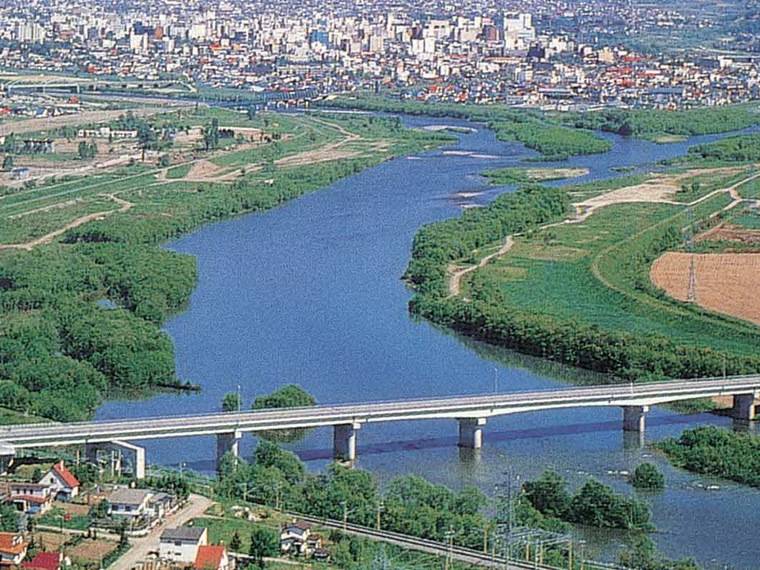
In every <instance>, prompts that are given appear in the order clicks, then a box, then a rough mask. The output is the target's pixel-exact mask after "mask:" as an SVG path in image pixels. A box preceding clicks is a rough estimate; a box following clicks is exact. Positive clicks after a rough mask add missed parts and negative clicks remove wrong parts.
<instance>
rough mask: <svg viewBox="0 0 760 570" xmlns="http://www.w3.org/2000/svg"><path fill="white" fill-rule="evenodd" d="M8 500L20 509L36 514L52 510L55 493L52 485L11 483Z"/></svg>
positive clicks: (29, 513)
mask: <svg viewBox="0 0 760 570" xmlns="http://www.w3.org/2000/svg"><path fill="white" fill-rule="evenodd" d="M7 500H8V501H9V502H10V503H12V504H13V506H15V507H16V508H17V509H18V510H20V511H22V512H24V513H26V514H28V515H34V514H37V513H44V512H47V511H48V510H50V508H51V507H52V506H53V493H52V489H51V487H50V485H40V484H39V483H11V484H10V485H9V496H8V499H7Z"/></svg>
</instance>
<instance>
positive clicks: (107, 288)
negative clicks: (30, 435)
mask: <svg viewBox="0 0 760 570" xmlns="http://www.w3.org/2000/svg"><path fill="white" fill-rule="evenodd" d="M204 113H208V114H210V115H212V117H211V118H214V119H216V120H217V121H218V120H219V119H220V118H221V119H222V120H226V121H228V122H231V123H233V124H238V123H240V121H241V119H240V117H239V115H238V114H237V113H233V112H228V111H221V110H211V111H208V112H206V111H204ZM208 119H209V117H206V116H205V115H204V116H203V117H202V118H200V119H196V120H201V121H203V120H208ZM242 121H243V122H244V123H245V125H246V127H247V128H257V129H261V131H262V132H267V133H271V134H269V135H267V136H268V137H269V143H263V144H258V145H253V144H247V145H246V144H243V145H240V146H239V147H238V148H236V149H234V150H231V151H221V152H217V153H209V154H208V155H207V156H205V157H204V159H203V161H202V162H204V163H205V166H204V168H205V170H204V172H205V173H204V174H203V176H199V175H198V174H197V171H198V168H196V167H197V166H198V164H196V163H198V161H197V160H196V161H191V164H193V165H194V166H193V167H192V168H190V169H189V170H187V172H184V171H183V172H184V176H183V177H178V178H177V179H167V178H166V176H165V174H166V172H165V170H166V169H162V168H160V167H159V168H153V169H152V168H149V167H147V166H143V165H138V166H136V167H135V171H130V170H129V169H127V171H126V172H122V173H117V174H115V175H114V174H106V175H100V176H93V177H92V178H85V179H77V180H75V181H64V182H54V183H49V184H44V185H42V186H40V187H32V188H29V189H25V190H21V191H18V192H15V193H10V194H8V195H6V196H4V197H3V198H2V200H0V217H2V216H6V217H8V218H9V219H12V220H13V221H14V222H15V223H16V226H15V227H14V233H13V235H12V236H10V237H9V238H8V239H14V240H18V239H25V238H21V237H20V236H21V235H22V234H23V233H24V232H25V234H24V235H27V236H29V239H32V240H35V241H32V242H29V243H28V244H25V247H18V248H13V249H7V250H5V251H0V311H1V313H2V316H3V319H2V325H0V337H3V338H4V339H5V340H6V342H5V343H4V345H3V347H2V349H0V350H2V359H0V360H2V362H3V365H2V367H0V377H1V378H3V379H4V380H6V381H5V382H3V390H2V391H0V405H2V406H4V407H6V408H8V409H10V410H14V411H17V412H21V413H23V414H27V413H31V414H34V415H37V416H41V417H45V418H48V419H53V420H57V421H71V420H82V419H86V418H88V417H89V416H90V415H91V414H92V413H93V412H94V410H95V409H96V408H97V406H99V405H100V404H101V402H102V401H103V400H104V399H108V397H109V395H113V394H114V393H116V392H119V393H121V394H124V393H133V394H138V393H143V394H145V393H149V392H150V391H151V390H154V389H156V388H159V387H161V388H166V387H176V388H178V389H183V390H184V389H186V388H187V387H188V384H187V382H186V381H184V380H180V378H178V377H177V375H176V373H175V362H174V347H173V345H172V342H171V339H170V338H169V337H168V336H167V335H166V334H165V333H164V332H163V331H162V330H161V328H160V327H161V325H162V324H163V323H164V322H165V321H166V319H167V318H168V317H169V316H170V315H172V314H176V313H177V312H178V311H181V310H182V309H183V308H185V307H186V306H187V303H188V301H189V299H190V295H191V293H192V291H193V289H194V287H195V285H196V282H197V267H196V264H195V261H194V259H192V258H190V257H188V256H183V255H179V254H176V253H172V252H168V251H165V250H161V249H159V248H158V247H155V244H158V243H160V242H162V241H165V240H167V239H170V238H175V237H177V236H179V235H181V234H184V233H187V232H189V231H191V230H193V229H196V228H197V227H199V226H201V225H203V224H205V223H207V222H210V221H218V220H220V219H224V218H228V217H231V216H235V215H239V214H242V213H247V212H254V211H264V210H268V209H272V208H275V207H277V206H280V205H282V204H284V203H286V202H288V201H291V200H293V199H295V198H297V197H300V196H303V195H304V194H306V193H308V192H312V191H315V190H318V189H320V188H324V187H325V186H327V185H329V184H330V183H332V182H334V181H336V180H339V179H341V178H345V177H348V176H351V175H353V174H355V173H357V172H360V171H361V170H364V169H366V168H369V167H371V166H375V165H377V164H378V163H380V162H382V161H384V160H388V159H389V158H392V157H395V156H400V155H402V154H411V153H417V152H420V151H424V150H426V149H429V148H432V147H435V146H439V145H441V144H445V143H446V142H450V141H451V140H452V139H451V138H450V137H448V136H446V135H443V134H436V133H420V132H416V131H412V130H407V129H404V128H403V127H402V125H401V124H400V122H399V121H398V120H397V119H381V118H375V117H366V116H363V117H352V116H341V117H330V116H329V115H324V116H313V117H312V116H288V115H269V114H261V115H259V116H257V117H255V118H253V119H250V120H245V119H243V120H242ZM172 168H173V169H177V168H178V166H177V165H174V166H173V167H172ZM174 172H176V170H174ZM181 173H182V172H180V174H181ZM106 192H107V193H108V195H109V196H111V197H112V198H113V199H114V200H117V201H118V202H119V204H129V207H128V208H125V207H123V206H122V207H121V208H120V209H119V210H117V211H113V212H109V213H107V214H106V213H99V214H98V215H88V216H87V217H86V219H83V220H81V223H71V222H69V221H68V220H67V218H66V216H74V217H76V216H78V215H79V211H78V210H77V211H71V212H69V211H67V210H66V209H65V208H67V207H70V206H72V205H73V206H74V207H76V208H81V207H82V206H83V205H84V206H85V207H88V206H87V205H88V204H89V202H88V200H91V201H95V202H97V200H98V199H99V197H100V196H101V195H103V194H104V193H106ZM62 201H63V202H65V203H64V204H63V207H61V208H59V207H58V205H59V204H60V203H61V202H62ZM40 204H42V205H44V206H45V208H44V209H41V208H40ZM53 214H54V215H55V219H51V218H50V215H53ZM35 216H36V217H35ZM39 216H42V218H39ZM38 218H39V219H38ZM55 223H57V224H60V225H61V227H60V229H59V230H54V229H53V228H52V227H51V226H50V224H55ZM43 227H44V229H42V228H43ZM4 230H5V232H6V233H7V232H8V231H9V228H8V227H5V226H4ZM39 231H42V232H44V233H45V237H44V238H43V239H39V238H38V237H37V236H36V235H35V232H39ZM51 231H52V233H51ZM51 242H52V243H51ZM103 301H107V302H106V303H104V302H103ZM30 346H33V347H34V350H31V349H30V348H29V347H30Z"/></svg>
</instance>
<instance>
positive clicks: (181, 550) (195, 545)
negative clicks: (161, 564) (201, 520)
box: [158, 526, 208, 563]
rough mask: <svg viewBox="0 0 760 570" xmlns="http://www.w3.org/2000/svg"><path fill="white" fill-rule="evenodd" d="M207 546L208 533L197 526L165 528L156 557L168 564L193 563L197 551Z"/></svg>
mask: <svg viewBox="0 0 760 570" xmlns="http://www.w3.org/2000/svg"><path fill="white" fill-rule="evenodd" d="M207 544H208V531H207V530H206V528H204V527H199V526H180V527H177V528H167V529H166V530H165V531H164V532H163V533H161V542H160V543H159V545H158V557H159V558H160V559H161V560H168V561H170V562H188V563H194V562H195V560H196V558H197V557H198V549H199V548H200V547H201V546H205V545H207Z"/></svg>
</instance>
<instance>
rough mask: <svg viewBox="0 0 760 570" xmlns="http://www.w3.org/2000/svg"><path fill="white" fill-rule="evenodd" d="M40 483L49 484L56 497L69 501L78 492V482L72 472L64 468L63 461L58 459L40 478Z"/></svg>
mask: <svg viewBox="0 0 760 570" xmlns="http://www.w3.org/2000/svg"><path fill="white" fill-rule="evenodd" d="M40 485H48V486H50V487H51V488H52V495H53V497H55V498H56V499H60V500H63V501H70V500H71V499H73V498H74V497H76V496H77V494H78V493H79V486H80V483H79V480H78V479H77V478H76V477H74V474H73V473H72V472H71V471H69V470H68V469H66V466H65V465H64V464H63V461H59V462H58V463H56V464H55V465H53V467H52V468H51V469H50V471H48V472H47V473H45V475H44V476H43V477H42V479H40Z"/></svg>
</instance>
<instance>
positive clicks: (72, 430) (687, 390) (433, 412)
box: [0, 376, 760, 448]
mask: <svg viewBox="0 0 760 570" xmlns="http://www.w3.org/2000/svg"><path fill="white" fill-rule="evenodd" d="M758 393H760V376H740V377H736V376H734V377H727V378H712V379H699V380H687V381H683V380H679V381H671V382H659V383H645V384H610V385H602V386H586V387H572V388H565V389H554V390H542V391H531V392H512V393H502V394H489V395H477V396H458V397H445V398H427V399H416V400H402V401H393V402H376V403H362V404H340V405H320V406H314V407H309V408H287V409H277V410H259V411H246V412H228V413H212V414H200V415H184V416H168V417H161V418H132V419H123V420H114V421H100V422H78V423H67V424H55V423H45V424H31V425H14V426H3V427H0V441H2V442H3V443H8V444H11V445H13V446H16V447H21V448H31V447H41V446H51V445H70V444H92V443H99V442H112V441H116V440H145V439H156V438H165V437H187V436H197V435H222V434H240V433H244V432H255V431H263V430H278V429H293V428H312V427H320V426H336V429H337V427H340V426H353V427H354V428H356V429H358V427H360V426H361V425H363V424H369V423H373V422H390V421H410V420H425V419H440V418H452V419H456V420H459V421H460V435H461V422H468V421H469V422H473V421H479V422H482V423H481V424H479V425H482V424H484V423H485V420H486V418H489V417H493V416H499V415H506V414H513V413H521V412H528V411H537V410H551V409H559V408H575V407H588V406H617V407H622V408H623V409H624V410H626V411H627V410H628V409H634V408H637V409H639V411H640V413H645V412H646V411H647V410H648V406H650V405H655V404H662V403H668V402H674V401H680V400H689V399H694V398H704V397H712V396H726V395H734V396H739V397H741V398H743V401H745V402H747V401H749V404H748V406H749V410H750V411H749V412H748V413H749V414H750V415H749V416H748V417H747V419H753V418H754V397H755V396H756V395H757V394H758ZM737 400H738V398H737ZM746 407H747V405H745V408H746ZM735 409H736V405H735ZM641 425H642V429H643V423H642V424H641ZM626 429H628V428H626ZM238 437H239V436H238ZM460 443H461V442H460ZM475 447H479V445H476V446H475Z"/></svg>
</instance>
